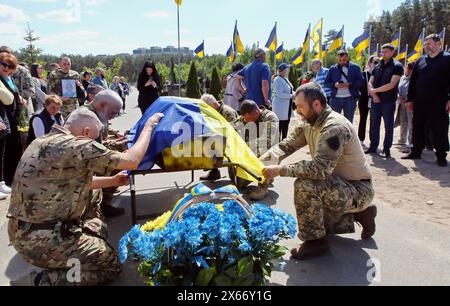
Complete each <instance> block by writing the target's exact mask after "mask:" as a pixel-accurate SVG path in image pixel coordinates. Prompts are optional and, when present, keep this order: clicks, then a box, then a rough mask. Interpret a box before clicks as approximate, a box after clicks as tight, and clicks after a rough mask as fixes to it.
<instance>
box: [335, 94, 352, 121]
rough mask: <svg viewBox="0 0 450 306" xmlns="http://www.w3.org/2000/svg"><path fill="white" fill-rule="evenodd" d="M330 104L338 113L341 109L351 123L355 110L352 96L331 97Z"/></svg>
mask: <svg viewBox="0 0 450 306" xmlns="http://www.w3.org/2000/svg"><path fill="white" fill-rule="evenodd" d="M330 106H331V108H332V109H333V110H334V111H335V112H336V113H339V114H340V113H342V110H343V111H344V116H345V118H347V119H348V121H350V122H351V123H353V119H354V117H355V111H356V100H355V99H354V98H352V97H349V98H331V101H330Z"/></svg>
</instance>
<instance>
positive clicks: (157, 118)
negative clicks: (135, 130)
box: [145, 113, 164, 129]
mask: <svg viewBox="0 0 450 306" xmlns="http://www.w3.org/2000/svg"><path fill="white" fill-rule="evenodd" d="M162 118H164V114H161V113H158V114H154V115H153V116H152V117H151V118H150V119H149V120H148V121H147V123H146V124H145V127H146V128H149V129H153V128H154V126H155V125H157V124H158V123H159V121H161V119H162Z"/></svg>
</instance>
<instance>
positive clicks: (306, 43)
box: [302, 25, 311, 56]
mask: <svg viewBox="0 0 450 306" xmlns="http://www.w3.org/2000/svg"><path fill="white" fill-rule="evenodd" d="M310 40H311V25H309V27H308V31H306V35H305V41H304V42H303V47H302V50H303V54H302V55H303V56H304V55H305V54H306V53H308V52H309V47H310V43H309V41H310Z"/></svg>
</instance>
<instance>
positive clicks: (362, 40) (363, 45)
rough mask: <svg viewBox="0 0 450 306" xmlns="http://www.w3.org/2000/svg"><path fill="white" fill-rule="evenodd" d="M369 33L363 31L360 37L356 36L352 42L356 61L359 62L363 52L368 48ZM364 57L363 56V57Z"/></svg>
mask: <svg viewBox="0 0 450 306" xmlns="http://www.w3.org/2000/svg"><path fill="white" fill-rule="evenodd" d="M369 38H370V34H369V31H365V32H364V33H363V34H362V35H360V36H358V37H357V38H356V39H355V40H354V41H353V42H352V46H353V48H355V51H356V59H357V60H360V59H361V58H362V56H361V55H362V54H364V51H365V50H366V49H367V48H369ZM363 56H364V55H363Z"/></svg>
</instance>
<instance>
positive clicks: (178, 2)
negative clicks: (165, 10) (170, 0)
mask: <svg viewBox="0 0 450 306" xmlns="http://www.w3.org/2000/svg"><path fill="white" fill-rule="evenodd" d="M175 3H176V4H177V5H178V6H181V4H182V3H183V0H175Z"/></svg>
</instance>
